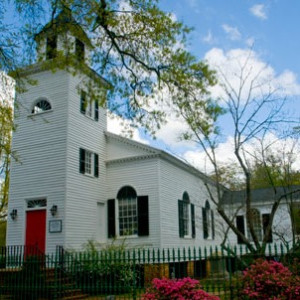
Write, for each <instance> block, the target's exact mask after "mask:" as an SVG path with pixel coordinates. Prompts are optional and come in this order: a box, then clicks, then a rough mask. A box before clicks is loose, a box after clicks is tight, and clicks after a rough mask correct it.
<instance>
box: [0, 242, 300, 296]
mask: <svg viewBox="0 0 300 300" xmlns="http://www.w3.org/2000/svg"><path fill="white" fill-rule="evenodd" d="M299 258H300V251H299V249H298V250H297V248H293V249H292V250H291V249H288V248H287V247H284V246H283V245H280V246H277V245H272V247H271V246H269V247H268V248H267V249H266V254H265V257H263V258H261V257H260V258H259V259H260V260H257V259H258V257H257V256H256V255H254V254H251V253H249V252H247V250H246V249H245V248H243V247H233V248H231V249H230V251H229V250H228V248H226V250H225V249H224V248H222V247H210V248H193V249H190V248H189V249H185V248H183V249H163V250H159V249H126V248H124V247H122V246H120V247H115V246H114V247H108V248H106V249H103V250H97V249H96V247H94V246H93V245H92V244H90V245H89V247H87V249H86V250H85V251H84V252H73V251H64V250H63V248H61V247H58V248H57V251H56V253H53V254H47V255H45V254H42V253H39V252H38V251H35V249H34V247H32V248H28V247H24V246H8V247H4V248H1V249H0V299H2V298H3V299H85V298H86V299H177V298H178V299H277V298H274V297H275V296H276V295H277V296H278V299H293V300H295V299H299V300H300V288H299V287H300V279H299V274H300V265H299V261H300V260H299ZM260 266H261V267H260ZM277 273H278V274H277ZM159 279H162V280H159ZM195 280H197V281H195ZM280 287H282V288H280ZM188 289H190V290H189V293H190V294H188V291H187V290H188ZM175 290H176V291H177V292H176V296H174V295H175V294H174V295H172V294H170V293H171V292H174V291H175ZM195 290H196V291H195ZM271 291H274V293H277V294H276V295H273V296H274V297H273V296H272V297H273V298H272V297H271V296H270V298H267V296H266V295H267V294H268V293H271ZM183 292H185V293H186V294H185V295H196V296H193V297H192V298H189V297H191V296H182V295H181V296H182V297H183V298H180V297H179V296H180V293H183ZM193 293H195V294H193ZM206 293H209V294H210V295H211V296H210V297H211V298H208V296H207V294H206ZM159 295H160V296H159ZM205 295H206V296H205ZM214 296H217V297H214ZM279 296H280V297H281V298H280V297H279ZM4 297H5V298H4ZM151 297H152V298H151ZM205 297H206V298H205ZM218 297H219V298H218Z"/></svg>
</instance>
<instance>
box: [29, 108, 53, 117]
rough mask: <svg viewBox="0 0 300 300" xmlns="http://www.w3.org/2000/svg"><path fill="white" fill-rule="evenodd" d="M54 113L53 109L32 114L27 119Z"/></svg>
mask: <svg viewBox="0 0 300 300" xmlns="http://www.w3.org/2000/svg"><path fill="white" fill-rule="evenodd" d="M51 112H53V109H49V110H45V111H41V112H37V113H31V114H29V115H28V116H27V117H28V118H32V117H34V116H39V115H43V114H48V113H51Z"/></svg>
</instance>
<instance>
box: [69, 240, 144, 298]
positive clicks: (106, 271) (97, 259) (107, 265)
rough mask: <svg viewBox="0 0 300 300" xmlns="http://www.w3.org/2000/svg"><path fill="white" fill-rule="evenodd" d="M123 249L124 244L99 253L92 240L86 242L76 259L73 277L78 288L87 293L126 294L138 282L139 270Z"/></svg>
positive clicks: (107, 248)
mask: <svg viewBox="0 0 300 300" xmlns="http://www.w3.org/2000/svg"><path fill="white" fill-rule="evenodd" d="M125 250H126V245H125V243H123V244H121V245H115V244H114V243H112V244H111V245H109V246H107V247H106V248H104V249H101V250H99V248H98V247H97V244H96V243H95V242H94V241H88V243H87V244H86V246H85V251H84V252H82V253H80V254H79V255H76V256H75V259H76V265H75V268H74V270H75V274H73V275H74V277H75V279H76V281H77V283H78V284H79V286H81V289H82V290H83V291H84V290H86V291H88V292H89V293H90V292H92V293H107V292H109V293H116V294H117V293H124V292H128V291H129V290H130V289H131V288H132V287H133V286H134V283H135V280H137V279H138V278H137V277H138V270H137V269H136V266H135V263H134V262H133V261H132V260H131V259H129V258H128V257H127V255H126V254H127V252H126V251H125ZM87 283H88V285H87Z"/></svg>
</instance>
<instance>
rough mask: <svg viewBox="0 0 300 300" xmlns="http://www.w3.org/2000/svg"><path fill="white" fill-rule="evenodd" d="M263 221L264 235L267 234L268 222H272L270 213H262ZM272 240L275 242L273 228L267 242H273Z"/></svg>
mask: <svg viewBox="0 0 300 300" xmlns="http://www.w3.org/2000/svg"><path fill="white" fill-rule="evenodd" d="M262 222H263V230H264V235H265V234H266V230H267V227H268V224H269V222H270V214H263V215H262ZM272 242H273V234H272V229H271V231H270V235H269V236H268V238H267V243H272Z"/></svg>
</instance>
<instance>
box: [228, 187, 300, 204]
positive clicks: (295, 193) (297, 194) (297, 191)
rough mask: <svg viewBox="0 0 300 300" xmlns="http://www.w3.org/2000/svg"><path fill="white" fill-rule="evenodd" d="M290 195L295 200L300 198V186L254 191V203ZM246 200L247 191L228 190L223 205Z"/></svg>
mask: <svg viewBox="0 0 300 300" xmlns="http://www.w3.org/2000/svg"><path fill="white" fill-rule="evenodd" d="M286 194H290V195H291V196H292V197H293V199H299V198H300V185H293V186H289V187H276V189H274V188H272V187H270V188H261V189H254V190H252V203H256V204H258V203H265V202H268V201H274V199H279V198H280V197H282V196H284V195H286ZM245 198H246V190H242V191H229V190H227V191H226V192H225V193H224V195H223V198H222V204H239V203H242V202H243V201H244V200H245Z"/></svg>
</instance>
